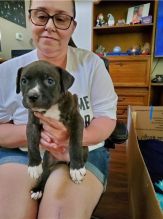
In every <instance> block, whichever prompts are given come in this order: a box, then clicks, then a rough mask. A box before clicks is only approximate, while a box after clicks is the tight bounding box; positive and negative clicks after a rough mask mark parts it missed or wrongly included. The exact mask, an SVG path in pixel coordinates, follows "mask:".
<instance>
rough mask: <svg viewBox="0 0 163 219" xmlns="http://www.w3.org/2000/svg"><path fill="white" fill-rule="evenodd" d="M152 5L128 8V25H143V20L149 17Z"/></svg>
mask: <svg viewBox="0 0 163 219" xmlns="http://www.w3.org/2000/svg"><path fill="white" fill-rule="evenodd" d="M149 9H150V3H146V4H141V5H137V6H134V7H131V8H128V13H127V20H126V24H131V23H132V24H138V23H141V18H142V17H145V16H148V15H149Z"/></svg>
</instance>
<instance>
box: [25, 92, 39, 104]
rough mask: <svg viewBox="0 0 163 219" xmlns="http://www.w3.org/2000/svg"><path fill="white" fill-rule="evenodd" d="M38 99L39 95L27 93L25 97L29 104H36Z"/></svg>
mask: <svg viewBox="0 0 163 219" xmlns="http://www.w3.org/2000/svg"><path fill="white" fill-rule="evenodd" d="M39 97H40V95H39V94H38V93H29V94H28V95H27V98H28V101H29V102H31V103H35V102H37V100H38V99H39Z"/></svg>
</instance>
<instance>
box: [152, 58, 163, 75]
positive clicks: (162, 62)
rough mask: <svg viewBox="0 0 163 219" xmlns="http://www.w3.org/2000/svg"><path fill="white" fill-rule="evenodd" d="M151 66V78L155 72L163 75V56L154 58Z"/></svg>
mask: <svg viewBox="0 0 163 219" xmlns="http://www.w3.org/2000/svg"><path fill="white" fill-rule="evenodd" d="M152 68H153V70H152V79H153V78H154V77H155V75H156V74H157V75H163V58H155V59H154V62H153V66H152Z"/></svg>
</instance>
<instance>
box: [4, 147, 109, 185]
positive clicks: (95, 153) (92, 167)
mask: <svg viewBox="0 0 163 219" xmlns="http://www.w3.org/2000/svg"><path fill="white" fill-rule="evenodd" d="M5 163H20V164H26V165H27V164H28V153H27V152H24V151H21V150H20V149H19V148H14V149H10V148H1V147H0V165H1V164H5ZM108 165H109V152H108V151H107V149H106V148H105V147H100V148H97V149H95V150H92V151H90V152H89V155H88V160H87V163H86V169H88V170H89V171H90V172H92V173H93V174H94V175H95V176H96V177H97V178H98V179H99V180H100V182H101V183H102V184H103V185H104V188H106V185H107V178H108Z"/></svg>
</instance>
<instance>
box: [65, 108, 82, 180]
mask: <svg viewBox="0 0 163 219" xmlns="http://www.w3.org/2000/svg"><path fill="white" fill-rule="evenodd" d="M83 128H84V122H83V119H82V117H81V115H80V114H79V113H78V112H76V114H74V115H73V119H72V121H71V127H70V145H69V153H70V176H71V178H72V180H73V181H74V182H75V183H77V184H79V183H81V182H82V181H83V179H84V176H85V175H86V168H85V166H84V162H85V161H86V159H85V158H84V153H83V146H82V140H83Z"/></svg>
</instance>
